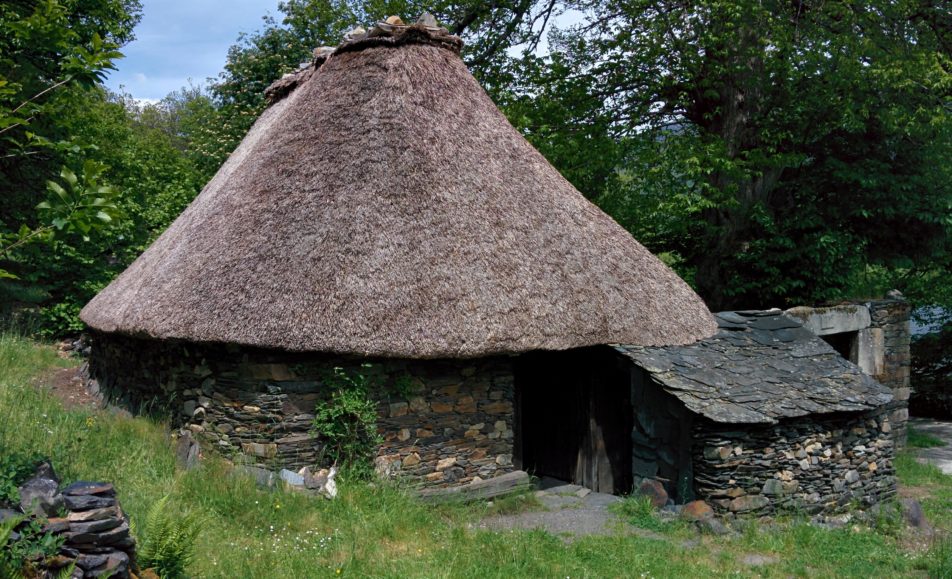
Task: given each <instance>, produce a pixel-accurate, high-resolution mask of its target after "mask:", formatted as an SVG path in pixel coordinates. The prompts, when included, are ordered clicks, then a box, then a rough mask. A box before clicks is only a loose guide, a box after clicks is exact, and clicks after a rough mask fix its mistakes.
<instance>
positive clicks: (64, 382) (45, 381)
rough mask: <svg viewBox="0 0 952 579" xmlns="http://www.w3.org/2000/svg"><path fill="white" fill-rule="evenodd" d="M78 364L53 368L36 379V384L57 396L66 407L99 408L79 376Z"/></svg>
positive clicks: (96, 399)
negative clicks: (70, 366)
mask: <svg viewBox="0 0 952 579" xmlns="http://www.w3.org/2000/svg"><path fill="white" fill-rule="evenodd" d="M80 368H81V367H80V366H75V367H72V368H62V369H58V370H54V371H52V372H50V373H49V374H47V375H45V376H43V377H42V378H40V379H39V380H38V384H37V385H38V386H39V387H40V388H42V389H44V390H47V391H49V392H50V393H51V394H53V396H56V397H57V398H59V399H60V400H61V401H62V402H63V404H64V405H65V406H66V407H67V408H88V409H94V408H101V407H102V405H101V404H100V403H99V399H98V398H96V397H95V396H93V395H92V394H90V393H89V392H88V391H87V390H86V386H85V385H84V384H83V380H82V378H81V377H80Z"/></svg>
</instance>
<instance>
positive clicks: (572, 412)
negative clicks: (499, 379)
mask: <svg viewBox="0 0 952 579" xmlns="http://www.w3.org/2000/svg"><path fill="white" fill-rule="evenodd" d="M516 424H517V429H516V456H515V459H516V461H517V464H518V465H519V466H520V467H521V468H522V469H523V470H525V471H527V472H529V473H531V474H534V475H535V476H551V477H554V478H558V479H561V480H565V481H571V482H573V483H575V484H580V485H583V486H585V487H588V488H590V489H592V490H594V491H598V492H608V493H616V494H621V493H628V492H630V491H631V484H632V474H631V432H632V424H633V413H632V408H631V387H630V379H629V373H628V372H627V371H626V369H625V367H624V365H623V362H622V361H621V359H620V358H619V357H618V356H616V355H615V354H614V352H612V351H611V350H610V349H609V348H607V347H603V348H582V349H576V350H568V351H565V352H533V353H529V354H525V355H523V356H520V358H519V359H518V361H517V363H516Z"/></svg>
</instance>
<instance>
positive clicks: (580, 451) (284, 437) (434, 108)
mask: <svg viewBox="0 0 952 579" xmlns="http://www.w3.org/2000/svg"><path fill="white" fill-rule="evenodd" d="M460 47H461V42H460V40H459V39H458V38H456V37H455V36H451V35H449V34H448V33H446V31H445V30H443V29H440V28H435V27H432V26H428V25H427V24H426V23H425V22H423V23H418V24H416V25H412V26H402V25H389V24H383V23H382V24H381V25H379V26H378V27H377V28H375V29H373V30H371V31H370V32H369V33H361V34H355V35H351V36H350V37H349V38H348V39H347V40H346V41H345V42H344V43H343V44H342V45H340V46H339V47H337V48H335V49H319V50H317V51H315V58H314V61H313V62H312V63H310V64H308V65H307V66H306V67H304V68H302V69H301V70H299V71H297V72H296V73H294V74H292V75H288V76H287V77H285V78H283V79H282V80H280V81H279V82H278V83H276V84H275V85H274V86H273V87H272V88H271V89H270V90H269V91H268V95H269V99H270V106H269V107H268V108H267V109H266V110H265V111H264V113H263V114H262V115H261V117H260V118H259V119H258V121H257V122H256V123H255V125H254V126H253V127H252V128H251V130H250V131H249V133H248V135H247V136H246V137H245V139H244V140H243V141H242V143H241V144H240V145H239V147H238V148H237V149H236V150H235V152H234V153H233V154H232V155H231V157H230V158H229V159H228V161H227V162H226V163H225V164H224V165H223V166H222V168H221V169H220V170H219V172H218V173H217V174H216V175H215V177H214V178H213V179H212V180H211V181H210V182H209V183H208V185H207V186H206V187H205V188H204V190H203V191H202V192H201V193H200V195H199V196H198V197H197V198H196V199H195V201H194V202H193V203H192V204H191V205H190V206H189V207H188V208H187V209H186V210H185V212H184V213H183V214H182V215H181V216H180V217H179V218H178V219H177V220H176V221H175V222H174V223H173V224H172V225H171V226H170V227H169V228H168V230H167V231H165V233H163V234H162V235H161V236H160V237H159V238H158V239H157V240H156V241H155V243H153V244H152V246H151V247H149V248H148V249H147V250H146V251H145V253H143V254H142V255H141V256H140V257H139V258H138V259H137V260H136V261H135V262H134V263H133V264H132V265H130V266H129V268H128V269H127V270H126V271H125V272H123V273H122V274H121V275H120V276H119V277H118V278H116V280H114V281H113V282H112V283H111V284H110V285H109V286H108V287H107V288H105V289H104V290H103V291H102V292H101V293H100V294H99V295H97V296H96V297H95V298H94V299H93V300H92V301H91V302H90V303H89V304H88V305H87V306H86V307H85V308H84V309H83V311H82V314H81V317H82V319H83V320H84V321H85V322H86V323H87V324H88V325H89V326H90V328H92V330H93V340H94V341H93V347H92V355H91V358H90V361H89V369H88V371H89V375H90V379H91V380H94V381H95V382H96V385H97V386H98V387H99V388H100V390H101V391H102V392H103V393H104V394H105V395H106V396H107V397H109V398H112V399H114V400H118V401H121V402H123V403H125V404H126V405H128V406H132V407H135V408H140V409H154V410H159V409H171V411H172V415H173V422H174V423H175V424H176V425H180V426H183V427H187V428H189V429H191V430H192V431H193V432H194V433H195V434H196V436H197V437H198V438H200V439H202V440H203V441H204V442H205V443H207V444H209V445H212V446H214V447H215V448H217V449H219V450H220V451H221V452H223V453H225V454H226V455H233V456H236V457H244V459H245V460H249V461H254V462H256V463H258V464H261V465H264V466H268V467H275V468H276V467H280V466H284V467H289V468H296V467H300V466H304V465H313V464H314V463H315V462H317V461H319V460H320V456H321V448H322V441H321V440H320V439H319V438H317V437H315V436H314V435H313V434H312V433H311V432H310V427H311V423H312V420H313V418H314V411H315V407H316V405H319V404H322V403H323V402H324V401H325V400H326V399H327V396H328V394H329V389H330V388H329V387H328V386H327V385H326V380H325V378H326V376H327V375H328V373H329V372H332V371H333V369H334V368H338V367H340V368H345V369H346V370H345V371H352V372H363V373H372V374H373V375H374V378H375V380H374V382H375V383H376V384H378V385H379V387H378V389H377V391H376V396H377V399H378V401H379V421H378V427H379V431H380V433H381V435H382V436H383V437H384V439H385V442H384V444H383V445H382V447H381V448H380V450H379V454H380V457H379V458H380V460H379V462H380V463H381V465H382V466H383V468H385V469H387V470H391V471H400V472H402V473H404V474H405V475H407V476H409V477H412V478H414V479H416V480H419V481H420V482H422V483H423V484H424V485H430V486H446V485H457V484H461V483H466V482H469V481H472V480H474V479H475V478H476V477H479V478H483V479H485V478H488V477H494V476H497V475H499V474H503V473H506V472H509V471H512V470H513V469H516V468H518V467H520V466H521V467H523V468H526V469H528V470H540V471H543V470H545V468H546V466H545V465H546V461H547V460H549V456H548V454H547V453H549V452H550V450H549V449H551V448H552V444H551V443H552V442H553V441H554V440H555V439H553V438H552V437H553V436H561V435H562V434H564V435H565V436H566V440H565V441H564V442H565V444H566V445H569V444H571V445H574V446H571V447H570V446H564V447H562V448H560V449H559V450H557V451H556V452H557V454H559V455H560V456H561V455H565V456H568V455H571V457H572V463H573V468H574V466H575V465H578V468H579V472H583V471H584V472H587V473H589V474H590V478H584V477H581V475H580V480H581V481H582V482H583V483H587V484H589V485H590V486H592V487H593V488H609V487H610V489H611V490H615V489H616V488H617V489H620V490H628V489H626V488H624V485H625V484H627V483H626V482H625V481H630V479H631V473H630V472H628V473H620V474H617V475H616V476H615V477H609V478H611V480H609V479H604V481H607V482H604V481H603V482H602V483H599V482H598V480H597V476H596V475H597V471H598V466H599V465H601V464H602V463H601V462H599V460H598V459H597V456H599V455H598V453H599V452H601V451H600V450H599V449H598V443H597V440H592V439H591V438H590V433H591V432H593V431H595V430H597V429H598V428H601V427H603V426H604V428H605V430H606V431H608V432H611V433H612V435H613V436H615V437H618V438H620V439H621V440H623V441H624V440H628V439H629V434H628V433H627V432H623V431H621V430H619V427H620V426H621V422H619V420H618V416H617V415H618V412H617V410H618V406H616V405H615V402H616V401H615V400H612V399H608V398H604V396H606V395H607V394H604V393H605V392H607V390H604V389H601V388H600V387H599V386H598V385H599V383H600V382H599V380H600V375H601V374H602V373H603V372H605V371H608V370H607V369H608V368H609V366H606V365H603V364H602V361H603V360H604V359H605V356H606V352H607V353H608V354H610V351H608V350H607V349H606V350H599V349H597V348H596V349H594V350H593V349H592V347H594V346H597V345H599V344H610V343H626V344H638V345H645V346H662V345H676V344H689V343H692V342H694V341H696V340H698V339H702V338H706V337H708V336H710V335H712V334H713V333H714V332H715V330H716V324H715V322H714V319H713V316H712V315H711V314H710V312H709V311H708V310H707V308H706V307H705V305H704V303H703V302H702V300H701V299H700V298H699V297H698V296H697V295H696V294H695V293H694V292H693V291H692V290H691V289H690V287H688V285H687V284H685V283H684V282H683V281H682V280H681V279H680V278H679V277H678V276H677V275H676V274H675V273H674V272H673V271H671V270H670V269H669V268H668V267H667V266H665V265H664V264H663V263H662V262H661V261H660V260H658V259H657V258H656V257H655V256H653V255H652V254H651V253H650V252H649V251H647V250H646V249H645V248H644V247H643V246H641V245H640V244H639V243H638V242H637V241H636V240H635V239H633V238H632V237H631V235H630V234H629V233H628V232H627V231H625V230H624V229H623V228H622V227H621V226H619V225H618V224H617V223H615V222H614V221H613V220H612V219H611V218H610V217H609V216H608V215H606V214H605V213H604V212H602V211H601V210H599V209H598V208H597V207H596V206H595V205H593V204H592V203H591V202H589V201H588V200H586V199H585V198H584V197H583V196H582V195H581V194H580V193H579V192H578V191H577V190H576V189H575V188H574V187H572V185H571V184H570V183H569V182H568V181H566V180H565V179H564V178H563V177H562V176H561V175H560V174H559V172H558V171H557V170H555V169H554V168H553V167H552V166H551V165H550V164H549V163H548V162H547V161H546V160H545V158H544V157H543V156H542V155H541V154H540V153H539V152H538V151H536V150H535V149H534V148H533V147H532V146H531V145H530V144H529V143H528V142H527V141H526V140H525V139H524V138H523V137H522V135H521V134H520V133H519V132H518V131H516V130H515V129H514V128H513V127H512V126H511V125H510V124H509V123H508V121H507V120H506V118H505V116H503V114H502V113H501V112H500V111H499V110H498V109H497V108H496V106H495V105H494V104H493V102H492V101H491V100H490V98H489V97H488V95H487V94H486V93H485V92H484V91H483V89H482V88H481V87H480V86H479V84H478V83H477V82H476V80H475V79H474V78H473V76H472V75H471V74H470V73H469V71H468V70H467V68H466V66H465V65H464V64H463V61H462V60H461V59H460V57H459V50H460ZM367 364H369V365H370V366H369V368H368V367H366V365H367ZM556 368H564V371H559V372H556V371H555V369H556ZM549 393H552V395H553V396H555V397H556V398H561V397H566V396H569V395H571V396H572V397H580V398H579V401H580V402H579V405H575V406H574V407H573V408H574V411H575V412H576V413H577V414H578V416H575V415H573V417H571V419H570V420H567V421H566V422H565V424H561V423H560V421H559V420H558V417H555V416H549V415H547V414H545V413H544V412H540V411H539V410H538V409H539V408H544V407H545V404H544V401H545V399H546V397H547V396H549ZM612 395H615V393H614V391H612ZM573 399H574V398H573ZM520 405H521V406H520ZM585 409H591V411H589V410H585ZM569 422H571V423H572V426H571V428H568V427H567V426H566V425H567V424H568V423H569ZM615 423H618V424H615ZM590 424H591V425H592V426H591V427H590V426H589V425H590ZM552 427H554V432H556V433H561V434H556V435H553V430H552ZM560 444H561V442H560ZM520 449H526V450H525V451H522V450H520ZM560 460H561V459H560ZM619 464H621V463H619ZM560 466H561V463H560ZM536 467H538V468H536ZM616 478H617V481H615V479H616ZM613 481H615V482H613ZM606 485H608V486H606ZM629 488H630V487H629Z"/></svg>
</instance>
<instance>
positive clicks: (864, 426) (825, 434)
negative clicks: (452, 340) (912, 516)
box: [693, 409, 896, 515]
mask: <svg viewBox="0 0 952 579" xmlns="http://www.w3.org/2000/svg"><path fill="white" fill-rule="evenodd" d="M890 414H891V411H889V410H888V409H879V410H876V411H873V412H868V413H860V414H854V415H845V416H843V415H840V416H834V417H822V416H821V417H804V418H798V419H794V420H790V421H784V422H782V423H780V424H778V425H774V426H767V427H750V428H738V427H737V426H736V425H734V426H733V427H732V426H729V425H718V424H715V423H713V422H710V421H698V422H696V423H695V426H694V441H695V443H694V447H693V453H694V490H695V493H696V495H697V497H698V498H700V499H703V500H705V501H707V502H708V503H710V504H711V505H712V506H713V507H714V508H715V509H716V510H718V511H720V512H733V513H750V514H756V515H766V514H770V513H773V512H775V511H778V510H790V511H803V512H807V513H810V514H816V513H820V512H826V513H832V512H837V511H840V510H844V509H846V508H847V507H848V506H849V505H851V504H852V503H854V502H858V503H861V504H864V505H870V504H874V503H876V502H879V501H882V500H883V499H885V498H888V497H890V496H893V495H894V494H895V493H896V476H895V470H894V468H893V458H894V448H895V446H894V442H893V440H892V437H891V431H892V424H891V418H890Z"/></svg>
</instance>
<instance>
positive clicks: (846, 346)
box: [820, 332, 859, 364]
mask: <svg viewBox="0 0 952 579" xmlns="http://www.w3.org/2000/svg"><path fill="white" fill-rule="evenodd" d="M820 337H821V338H823V341H825V342H826V343H827V344H829V345H831V346H833V349H834V350H836V351H837V352H838V353H839V354H840V356H843V357H844V358H846V359H847V360H849V361H850V362H853V363H854V364H855V363H856V362H857V359H858V352H857V340H858V338H859V332H841V333H839V334H827V335H825V336H820Z"/></svg>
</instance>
